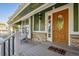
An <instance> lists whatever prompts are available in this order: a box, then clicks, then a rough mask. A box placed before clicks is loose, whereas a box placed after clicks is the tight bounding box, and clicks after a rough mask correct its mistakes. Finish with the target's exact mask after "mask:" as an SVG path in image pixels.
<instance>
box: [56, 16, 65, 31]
mask: <svg viewBox="0 0 79 59" xmlns="http://www.w3.org/2000/svg"><path fill="white" fill-rule="evenodd" d="M63 25H64V20H63V16H62V15H59V16H58V20H57V28H58V31H59V32H60V31H61V30H62V28H63Z"/></svg>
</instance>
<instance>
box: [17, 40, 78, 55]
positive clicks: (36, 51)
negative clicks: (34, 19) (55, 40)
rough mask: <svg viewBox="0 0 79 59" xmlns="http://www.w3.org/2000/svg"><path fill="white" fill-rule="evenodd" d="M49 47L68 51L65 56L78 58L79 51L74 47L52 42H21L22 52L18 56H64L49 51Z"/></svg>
mask: <svg viewBox="0 0 79 59" xmlns="http://www.w3.org/2000/svg"><path fill="white" fill-rule="evenodd" d="M49 46H54V47H57V48H59V49H64V50H65V51H66V53H65V55H64V56H77V55H79V50H78V49H76V48H74V47H66V46H58V45H56V44H52V43H51V42H35V41H31V40H28V41H26V42H24V41H22V42H21V48H20V52H19V53H18V56H63V55H62V54H60V53H58V52H55V51H51V50H49V49H48V48H49Z"/></svg>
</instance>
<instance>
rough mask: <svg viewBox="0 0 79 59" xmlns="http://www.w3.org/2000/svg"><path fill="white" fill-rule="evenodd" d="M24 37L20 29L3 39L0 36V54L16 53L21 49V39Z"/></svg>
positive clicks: (9, 54)
mask: <svg viewBox="0 0 79 59" xmlns="http://www.w3.org/2000/svg"><path fill="white" fill-rule="evenodd" d="M24 38H26V34H25V33H22V32H21V31H20V30H18V31H16V33H13V34H11V35H9V36H8V37H7V38H5V39H3V38H0V56H13V55H18V53H19V52H20V49H21V40H22V39H24Z"/></svg>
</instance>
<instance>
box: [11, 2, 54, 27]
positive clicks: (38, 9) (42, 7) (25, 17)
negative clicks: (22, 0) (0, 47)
mask: <svg viewBox="0 0 79 59" xmlns="http://www.w3.org/2000/svg"><path fill="white" fill-rule="evenodd" d="M53 5H55V3H46V4H44V5H42V6H40V7H38V8H37V9H35V10H34V11H32V12H30V13H28V14H27V15H25V16H23V17H21V18H20V19H18V20H17V21H15V22H14V23H12V24H11V25H10V26H12V25H14V24H15V23H17V22H19V21H22V20H25V19H27V18H29V17H30V16H32V15H34V14H36V13H38V12H40V11H42V10H45V9H47V8H49V7H51V6H53Z"/></svg>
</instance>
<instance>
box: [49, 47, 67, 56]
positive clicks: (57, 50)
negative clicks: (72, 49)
mask: <svg viewBox="0 0 79 59" xmlns="http://www.w3.org/2000/svg"><path fill="white" fill-rule="evenodd" d="M48 50H51V51H54V52H57V53H59V54H62V55H65V54H66V51H65V50H64V49H61V48H57V47H54V46H50V47H49V48H48Z"/></svg>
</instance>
